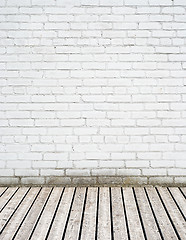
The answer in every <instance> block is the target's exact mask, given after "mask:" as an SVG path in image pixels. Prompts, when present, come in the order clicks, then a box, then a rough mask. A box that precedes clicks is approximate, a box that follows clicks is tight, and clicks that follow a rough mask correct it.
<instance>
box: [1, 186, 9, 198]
mask: <svg viewBox="0 0 186 240" xmlns="http://www.w3.org/2000/svg"><path fill="white" fill-rule="evenodd" d="M7 189H8V187H7V188H5V190H4V191H3V192H2V193H1V194H0V197H2V196H3V194H4V193H5V192H6V190H7Z"/></svg>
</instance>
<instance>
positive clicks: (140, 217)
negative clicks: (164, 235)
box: [132, 187, 147, 240]
mask: <svg viewBox="0 0 186 240" xmlns="http://www.w3.org/2000/svg"><path fill="white" fill-rule="evenodd" d="M132 191H133V195H134V199H135V203H136V207H137V211H138V215H139V219H140V223H141V227H142V230H143V235H144V238H145V240H147V235H146V231H145V227H144V224H143V219H142V216H141V212H140V209H139V205H138V201H137V197H136V193H135V190H134V187H132Z"/></svg>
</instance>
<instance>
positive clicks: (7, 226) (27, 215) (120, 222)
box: [0, 187, 186, 240]
mask: <svg viewBox="0 0 186 240" xmlns="http://www.w3.org/2000/svg"><path fill="white" fill-rule="evenodd" d="M185 195H186V188H176V187H170V188H163V187H157V188H153V187H146V188H142V187H141V188H140V187H136V188H132V187H124V188H120V187H113V188H109V187H100V188H96V187H95V188H79V187H78V188H63V187H54V188H52V187H43V188H39V187H31V188H27V187H22V188H17V187H11V188H5V187H2V188H0V239H3V240H10V239H21V240H27V239H34V240H42V239H50V240H54V239H65V240H68V239H71V240H76V239H77V240H79V239H83V240H93V239H100V240H109V239H117V240H124V239H129V240H133V239H136V240H143V239H149V240H155V239H156V240H158V239H165V240H166V239H167V240H170V239H182V240H186V221H185V220H186V218H185V216H186V196H185Z"/></svg>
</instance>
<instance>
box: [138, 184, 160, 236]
mask: <svg viewBox="0 0 186 240" xmlns="http://www.w3.org/2000/svg"><path fill="white" fill-rule="evenodd" d="M134 191H135V194H136V198H137V202H138V206H139V210H140V213H141V217H142V221H143V225H144V228H145V233H146V236H147V239H151V240H158V239H161V236H160V234H159V231H158V227H157V225H156V222H155V219H154V217H153V214H152V211H151V208H150V205H149V202H148V199H147V197H146V194H145V191H144V188H141V187H135V188H134Z"/></svg>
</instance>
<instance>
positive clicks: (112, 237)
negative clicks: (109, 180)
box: [109, 187, 114, 240]
mask: <svg viewBox="0 0 186 240" xmlns="http://www.w3.org/2000/svg"><path fill="white" fill-rule="evenodd" d="M111 191H112V190H111V187H109V195H110V227H111V239H112V240H114V227H113V215H112V193H111Z"/></svg>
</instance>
